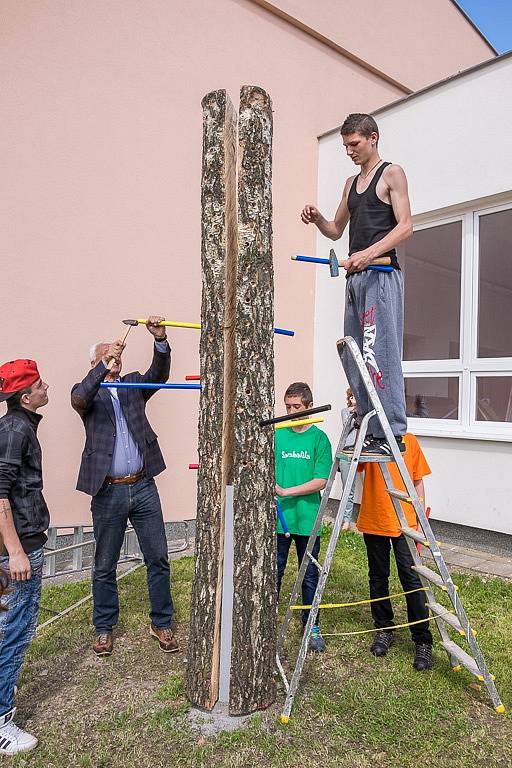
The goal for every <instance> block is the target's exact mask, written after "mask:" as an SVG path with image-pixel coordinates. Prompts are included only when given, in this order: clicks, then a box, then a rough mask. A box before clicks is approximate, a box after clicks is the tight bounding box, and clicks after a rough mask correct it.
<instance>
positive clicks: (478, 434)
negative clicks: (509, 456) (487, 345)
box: [402, 195, 512, 442]
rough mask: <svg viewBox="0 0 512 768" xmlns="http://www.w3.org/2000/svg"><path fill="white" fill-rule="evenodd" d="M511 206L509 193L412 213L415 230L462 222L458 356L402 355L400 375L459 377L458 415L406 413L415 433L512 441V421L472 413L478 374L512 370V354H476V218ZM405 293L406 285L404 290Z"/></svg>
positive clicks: (477, 245) (478, 219)
mask: <svg viewBox="0 0 512 768" xmlns="http://www.w3.org/2000/svg"><path fill="white" fill-rule="evenodd" d="M505 210H512V196H510V195H508V196H507V200H506V201H505V202H503V203H501V204H496V205H489V204H488V203H484V202H482V203H481V204H472V205H470V204H468V205H467V206H465V207H463V208H462V207H461V208H459V210H458V211H457V213H455V214H451V215H447V214H446V213H445V214H443V213H442V212H438V213H437V214H427V215H425V214H424V215H422V216H418V217H414V219H413V221H414V231H415V232H416V231H420V230H422V229H431V228H432V227H436V226H441V225H443V224H450V223H453V222H456V221H461V222H462V232H461V275H460V280H461V286H460V317H459V323H460V326H459V331H460V357H459V358H458V359H452V360H404V361H403V363H402V369H403V373H404V377H406V378H412V377H418V378H419V377H425V378H432V377H436V378H437V377H440V376H444V377H447V376H456V377H458V378H459V414H458V415H459V418H458V419H457V420H452V419H428V418H417V417H416V418H415V417H409V419H408V423H409V428H410V429H411V430H412V431H413V432H414V433H415V434H417V435H425V436H435V437H456V438H466V439H467V438H469V439H476V440H494V441H507V442H512V422H510V423H509V422H503V421H500V422H488V421H478V420H477V419H476V416H475V414H476V391H477V379H478V376H479V375H484V376H512V357H501V358H479V357H478V356H477V351H478V350H477V345H478V311H479V306H478V304H479V258H480V254H479V232H480V228H479V224H480V218H481V217H482V216H485V215H488V214H492V213H499V212H500V211H505ZM406 296H407V290H406Z"/></svg>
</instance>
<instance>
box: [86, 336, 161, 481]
mask: <svg viewBox="0 0 512 768" xmlns="http://www.w3.org/2000/svg"><path fill="white" fill-rule="evenodd" d="M170 370H171V349H170V347H169V349H168V351H167V352H158V350H157V349H156V347H154V348H153V360H152V362H151V365H150V366H149V368H148V370H147V371H146V373H139V372H138V371H135V372H134V373H128V374H127V375H126V376H121V381H134V382H141V383H142V382H152V381H157V382H161V383H162V384H164V383H165V382H166V381H167V379H168V378H169V373H170ZM106 375H107V369H106V368H105V365H104V364H103V362H101V361H100V362H99V363H98V365H96V366H95V368H92V369H91V371H90V372H89V373H88V374H87V376H86V377H85V379H83V380H82V381H81V382H80V383H79V384H75V385H74V386H73V388H72V390H71V405H72V406H73V408H74V409H75V411H77V413H79V414H80V416H81V418H82V421H83V424H84V427H85V447H84V450H83V452H82V460H81V463H80V471H79V473H78V481H77V485H76V488H77V490H78V491H84V493H88V494H90V495H91V496H95V495H96V494H97V493H98V491H99V490H100V488H101V486H102V485H103V483H104V482H105V478H106V477H107V475H108V473H109V469H110V466H111V464H112V454H113V452H114V445H115V439H116V420H115V416H114V408H113V406H112V400H111V396H110V393H109V391H108V389H100V384H101V382H102V381H103V379H104V378H105V376H106ZM118 392H119V402H120V403H121V407H122V409H123V413H124V416H125V419H126V423H127V424H128V428H129V430H130V432H131V434H132V436H133V439H134V440H135V442H136V443H137V445H138V447H139V450H140V452H141V454H142V457H143V459H144V473H145V475H146V477H155V475H158V474H159V473H160V472H163V470H164V469H165V462H164V459H163V456H162V452H161V450H160V446H159V445H158V438H157V435H156V434H155V433H154V432H153V430H152V428H151V425H150V423H149V421H148V419H147V416H146V403H147V401H148V400H149V398H150V397H152V395H154V394H155V392H158V390H156V389H119V390H118Z"/></svg>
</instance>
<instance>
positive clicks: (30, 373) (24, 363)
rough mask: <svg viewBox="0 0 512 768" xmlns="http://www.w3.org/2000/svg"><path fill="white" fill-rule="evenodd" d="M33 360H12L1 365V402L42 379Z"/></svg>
mask: <svg viewBox="0 0 512 768" xmlns="http://www.w3.org/2000/svg"><path fill="white" fill-rule="evenodd" d="M40 378H41V377H40V375H39V371H38V370H37V363H35V362H34V361H33V360H11V361H10V362H8V363H4V364H3V365H2V366H0V402H3V401H4V400H8V399H9V398H10V397H12V395H15V394H16V392H19V391H20V389H25V387H31V386H32V384H35V383H36V381H37V380H38V379H40Z"/></svg>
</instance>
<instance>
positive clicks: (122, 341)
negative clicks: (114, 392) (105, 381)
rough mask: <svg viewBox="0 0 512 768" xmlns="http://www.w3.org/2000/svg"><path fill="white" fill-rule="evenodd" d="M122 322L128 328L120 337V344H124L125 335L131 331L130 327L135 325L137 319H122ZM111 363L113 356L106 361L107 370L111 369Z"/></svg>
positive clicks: (112, 363)
mask: <svg viewBox="0 0 512 768" xmlns="http://www.w3.org/2000/svg"><path fill="white" fill-rule="evenodd" d="M123 323H124V324H125V325H127V326H128V328H127V329H126V333H125V335H124V336H123V338H122V339H121V344H124V343H125V341H126V339H127V337H128V334H129V333H130V331H131V329H132V327H133V326H134V325H137V321H136V320H123ZM113 365H114V358H113V357H111V358H110V360H109V361H108V365H107V370H108V371H110V370H112V366H113Z"/></svg>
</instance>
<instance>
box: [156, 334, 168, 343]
mask: <svg viewBox="0 0 512 768" xmlns="http://www.w3.org/2000/svg"><path fill="white" fill-rule="evenodd" d="M153 338H154V339H155V342H157V341H167V334H165V336H162V338H161V339H157V337H156V336H154V337H153Z"/></svg>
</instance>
